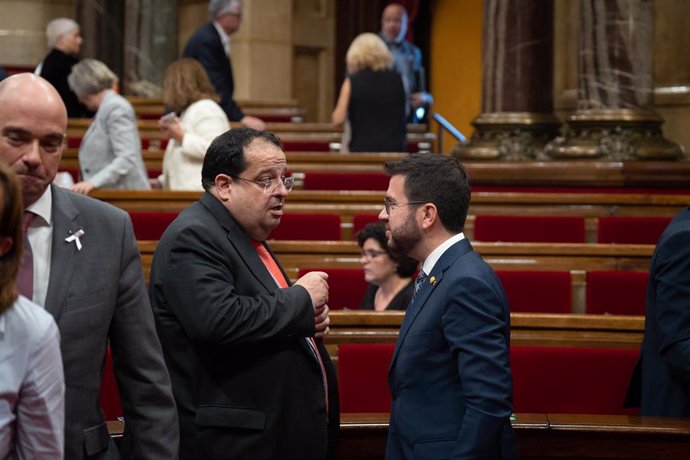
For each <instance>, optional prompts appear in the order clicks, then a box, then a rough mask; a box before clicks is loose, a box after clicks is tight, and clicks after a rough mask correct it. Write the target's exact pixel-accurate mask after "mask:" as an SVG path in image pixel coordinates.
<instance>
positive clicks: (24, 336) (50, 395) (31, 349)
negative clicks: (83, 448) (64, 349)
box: [0, 297, 65, 460]
mask: <svg viewBox="0 0 690 460" xmlns="http://www.w3.org/2000/svg"><path fill="white" fill-rule="evenodd" d="M64 394H65V383H64V376H63V370H62V357H61V355H60V333H59V332H58V328H57V326H56V325H55V321H54V320H53V317H52V316H51V315H50V313H48V312H46V311H45V310H43V309H42V308H41V307H39V306H38V305H36V304H34V303H32V302H30V301H29V300H28V299H26V298H25V297H19V298H18V299H17V300H16V301H15V303H14V305H13V306H12V307H10V309H9V310H7V311H5V312H4V313H2V314H0V459H6V458H11V459H15V458H16V459H39V458H40V459H42V460H43V459H45V460H52V459H60V460H61V459H62V456H63V449H64V439H65V432H64V417H65V407H64V404H65V401H64Z"/></svg>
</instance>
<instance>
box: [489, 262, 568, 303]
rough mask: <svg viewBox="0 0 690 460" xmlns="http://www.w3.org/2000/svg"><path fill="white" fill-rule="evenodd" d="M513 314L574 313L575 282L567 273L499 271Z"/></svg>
mask: <svg viewBox="0 0 690 460" xmlns="http://www.w3.org/2000/svg"><path fill="white" fill-rule="evenodd" d="M496 274H497V275H498V277H499V278H500V279H501V283H502V284H503V288H504V289H505V291H506V295H507V296H508V303H509V304H510V311H511V312H513V313H515V312H529V313H572V294H571V287H572V280H571V277H570V272H566V271H510V270H500V271H497V272H496Z"/></svg>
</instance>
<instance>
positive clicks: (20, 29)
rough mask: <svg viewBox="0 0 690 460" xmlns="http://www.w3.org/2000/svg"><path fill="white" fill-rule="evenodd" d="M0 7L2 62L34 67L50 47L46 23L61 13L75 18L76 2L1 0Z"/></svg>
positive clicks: (0, 56)
mask: <svg viewBox="0 0 690 460" xmlns="http://www.w3.org/2000/svg"><path fill="white" fill-rule="evenodd" d="M0 11H2V13H0V65H13V66H26V67H34V66H35V65H36V64H38V62H39V61H40V60H41V59H43V57H44V56H45V55H46V53H47V51H48V49H47V47H46V36H45V28H46V24H47V23H48V22H49V21H50V20H51V19H53V18H57V17H61V16H65V17H70V18H74V17H75V2H74V0H64V1H58V0H53V1H47V0H42V1H41V0H0ZM8 12H11V14H10V13H8Z"/></svg>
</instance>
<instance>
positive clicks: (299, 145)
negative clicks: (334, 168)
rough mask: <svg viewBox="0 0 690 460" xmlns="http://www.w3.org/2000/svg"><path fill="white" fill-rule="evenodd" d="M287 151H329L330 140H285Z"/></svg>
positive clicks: (284, 146) (284, 144)
mask: <svg viewBox="0 0 690 460" xmlns="http://www.w3.org/2000/svg"><path fill="white" fill-rule="evenodd" d="M283 150H284V151H285V152H329V151H330V150H331V149H330V142H329V141H308V140H302V141H299V140H292V141H291V140H283Z"/></svg>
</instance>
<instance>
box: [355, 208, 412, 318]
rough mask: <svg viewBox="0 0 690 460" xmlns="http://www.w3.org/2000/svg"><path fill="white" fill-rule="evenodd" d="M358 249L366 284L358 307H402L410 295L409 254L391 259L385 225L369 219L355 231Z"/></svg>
mask: <svg viewBox="0 0 690 460" xmlns="http://www.w3.org/2000/svg"><path fill="white" fill-rule="evenodd" d="M357 243H358V244H359V247H360V248H362V257H361V258H360V262H361V263H362V267H363V268H364V279H365V280H366V281H367V283H369V287H368V288H367V292H366V294H365V295H364V298H363V299H362V303H361V304H360V308H361V309H363V310H376V311H383V310H405V309H407V305H408V304H409V303H410V299H411V298H412V294H414V283H413V282H412V275H414V273H415V271H417V261H416V260H414V259H411V258H409V257H407V258H405V259H403V260H402V261H398V260H397V259H394V258H393V256H392V255H391V253H390V251H389V250H388V245H387V244H386V226H385V225H384V223H383V222H381V221H379V222H372V223H370V224H368V225H367V226H366V227H364V228H363V229H362V230H361V231H360V232H359V233H357Z"/></svg>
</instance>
